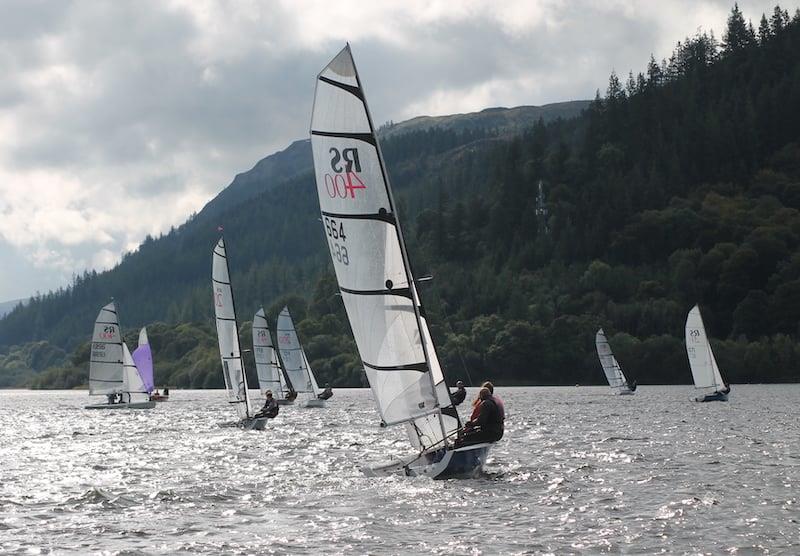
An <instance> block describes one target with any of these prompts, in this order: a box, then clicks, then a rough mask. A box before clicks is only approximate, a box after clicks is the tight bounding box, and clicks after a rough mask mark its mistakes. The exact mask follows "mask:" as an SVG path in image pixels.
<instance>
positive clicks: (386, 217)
mask: <svg viewBox="0 0 800 556" xmlns="http://www.w3.org/2000/svg"><path fill="white" fill-rule="evenodd" d="M381 210H382V211H383V212H381V211H380V210H379V211H378V212H377V213H368V214H344V213H338V212H327V211H324V210H323V211H322V216H327V217H328V218H347V219H351V220H378V221H380V222H386V223H387V224H391V225H392V226H394V225H395V224H396V220H395V218H394V214H392V213H391V212H387V211H386V210H385V209H381Z"/></svg>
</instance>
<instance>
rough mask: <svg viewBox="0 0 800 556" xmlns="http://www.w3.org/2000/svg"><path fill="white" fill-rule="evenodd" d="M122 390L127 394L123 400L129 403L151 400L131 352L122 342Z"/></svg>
mask: <svg viewBox="0 0 800 556" xmlns="http://www.w3.org/2000/svg"><path fill="white" fill-rule="evenodd" d="M122 361H123V365H122V391H123V392H124V393H125V394H126V396H125V397H126V398H127V399H124V400H123V401H126V402H128V403H142V402H148V401H150V393H149V392H148V391H147V387H146V386H145V384H144V381H143V380H142V377H141V375H140V374H139V370H138V369H137V368H136V364H135V363H134V362H133V357H132V356H131V352H130V351H129V350H128V346H127V345H126V344H124V343H123V344H122Z"/></svg>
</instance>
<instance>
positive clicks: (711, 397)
mask: <svg viewBox="0 0 800 556" xmlns="http://www.w3.org/2000/svg"><path fill="white" fill-rule="evenodd" d="M694 401H696V402H701V403H703V402H727V401H728V394H725V393H723V392H714V393H713V394H706V395H705V396H698V397H696V398H695V399H694Z"/></svg>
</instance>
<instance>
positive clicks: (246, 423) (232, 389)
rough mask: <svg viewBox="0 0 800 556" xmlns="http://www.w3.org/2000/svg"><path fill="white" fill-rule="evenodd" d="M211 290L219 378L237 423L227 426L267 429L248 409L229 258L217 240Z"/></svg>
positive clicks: (265, 420) (261, 419) (264, 420)
mask: <svg viewBox="0 0 800 556" xmlns="http://www.w3.org/2000/svg"><path fill="white" fill-rule="evenodd" d="M211 286H212V288H213V291H214V315H215V317H216V321H217V339H218V340H219V355H220V359H221V360H222V377H223V379H224V381H225V390H226V392H227V395H228V403H230V404H232V405H233V406H234V407H235V408H236V414H237V415H238V416H239V421H236V422H234V423H226V425H235V426H238V427H241V428H245V429H256V430H262V429H264V427H266V425H267V418H266V417H254V413H253V410H252V408H251V407H250V395H249V393H248V388H247V374H246V373H245V368H244V362H243V361H242V351H241V349H240V347H239V327H238V326H237V324H236V309H235V307H234V304H233V289H232V288H231V280H230V272H229V269H228V258H227V255H226V253H225V241H224V239H223V238H219V241H218V242H217V245H216V247H215V248H214V255H213V263H212V270H211Z"/></svg>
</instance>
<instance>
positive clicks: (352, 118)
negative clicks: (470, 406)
mask: <svg viewBox="0 0 800 556" xmlns="http://www.w3.org/2000/svg"><path fill="white" fill-rule="evenodd" d="M310 130H311V147H312V153H313V156H314V172H315V177H316V183H317V194H318V197H319V202H320V211H321V214H322V220H323V227H324V229H325V235H326V239H327V242H328V247H329V250H330V253H331V257H332V259H333V266H334V270H335V272H336V279H337V282H338V284H339V291H340V292H341V296H342V300H343V302H344V306H345V310H346V312H347V316H348V319H349V321H350V326H351V328H352V330H353V336H354V338H355V341H356V346H357V347H358V351H359V355H360V357H361V361H362V363H363V365H364V371H365V373H366V375H367V378H368V380H369V383H370V388H371V389H372V392H373V395H374V397H375V401H376V406H377V409H378V413H379V414H380V416H381V419H382V420H383V422H384V423H385V424H400V423H406V424H407V430H408V436H409V439H410V441H411V443H412V444H413V445H414V446H416V447H423V448H425V447H430V446H432V445H434V444H437V443H440V442H442V441H444V439H445V438H446V437H447V436H449V435H451V434H453V432H454V431H455V430H456V429H457V428H458V426H459V423H458V419H457V418H456V419H452V422H450V421H448V420H447V419H450V418H449V417H448V418H445V417H443V416H442V414H441V408H443V407H448V406H451V405H452V402H451V401H450V399H449V391H448V390H447V386H446V384H445V383H444V377H443V376H442V373H441V368H440V366H439V362H438V359H437V357H436V352H435V349H434V346H433V342H432V340H431V338H430V333H429V331H428V329H427V324H426V323H425V320H424V317H423V315H422V311H421V307H420V303H419V296H418V294H417V292H416V286H415V282H414V280H413V278H412V275H411V269H410V264H409V263H408V255H407V251H406V248H405V244H404V240H403V234H402V230H401V227H400V223H399V221H398V219H397V216H396V210H395V203H394V199H393V197H392V192H391V187H390V184H389V182H388V179H387V176H386V171H385V164H384V160H383V156H382V154H381V151H380V143H379V141H378V139H377V136H376V134H375V128H374V125H373V121H372V116H371V115H370V113H369V108H368V106H367V101H366V97H365V95H364V91H363V87H362V86H361V81H360V78H359V76H358V72H357V71H356V67H355V63H354V62H353V58H352V55H351V52H350V47H349V46H346V47H345V48H344V49H342V51H341V52H339V54H337V55H336V57H334V59H333V60H332V61H331V62H330V63H329V64H328V65H327V66H326V67H325V68H324V69H323V70H322V71H321V72H320V73H319V75H318V78H317V87H316V90H315V93H314V108H313V111H312V118H311V126H310ZM421 362H424V363H421ZM454 413H455V412H454ZM456 415H457V413H456Z"/></svg>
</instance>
